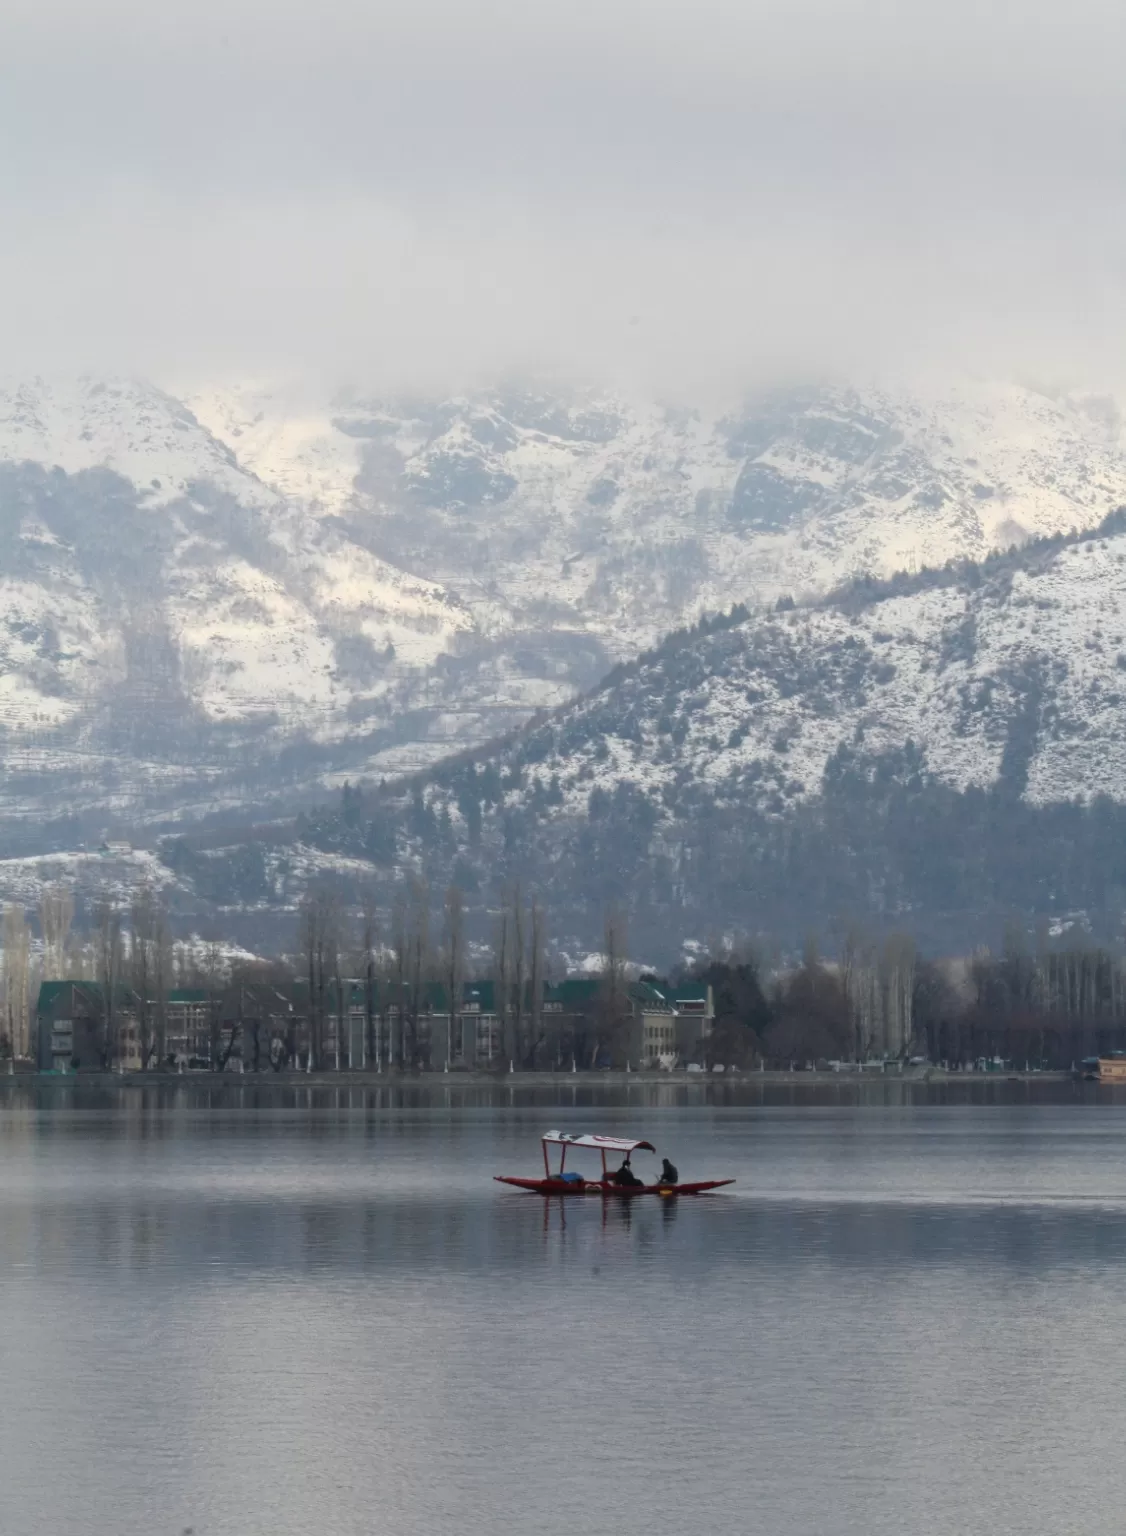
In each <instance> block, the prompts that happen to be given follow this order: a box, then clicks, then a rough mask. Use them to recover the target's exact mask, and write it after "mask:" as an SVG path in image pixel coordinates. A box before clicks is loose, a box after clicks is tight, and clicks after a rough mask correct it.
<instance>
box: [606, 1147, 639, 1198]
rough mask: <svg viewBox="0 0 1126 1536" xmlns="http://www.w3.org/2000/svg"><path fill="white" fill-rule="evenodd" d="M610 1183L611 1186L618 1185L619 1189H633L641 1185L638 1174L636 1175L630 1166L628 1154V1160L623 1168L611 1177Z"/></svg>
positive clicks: (627, 1155) (627, 1154)
mask: <svg viewBox="0 0 1126 1536" xmlns="http://www.w3.org/2000/svg"><path fill="white" fill-rule="evenodd" d="M609 1182H610V1183H611V1184H617V1185H618V1186H619V1187H622V1188H626V1189H629V1188H632V1187H634V1186H636V1185H639V1184H640V1183H641V1180H640V1179H639V1178H638V1177H637V1174H636V1173H634V1171H633V1169H632V1168H631V1167H630V1165H629V1153H628V1152H627V1153H626V1160H625V1162H624V1163H623V1164H622V1166H621V1167H620V1168H618V1169H617V1170H616V1171H615V1172H614V1173H612V1174H611V1175H610V1180H609Z"/></svg>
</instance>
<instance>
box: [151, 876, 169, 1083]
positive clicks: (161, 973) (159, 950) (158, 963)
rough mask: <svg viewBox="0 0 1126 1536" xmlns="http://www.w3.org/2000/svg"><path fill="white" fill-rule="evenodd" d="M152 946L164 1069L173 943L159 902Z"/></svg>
mask: <svg viewBox="0 0 1126 1536" xmlns="http://www.w3.org/2000/svg"><path fill="white" fill-rule="evenodd" d="M152 946H153V954H152V986H153V1012H154V1023H155V1028H156V1063H157V1066H158V1068H164V1067H165V1066H166V1065H167V1062H168V989H169V985H170V982H171V977H172V941H171V936H170V934H169V931H168V914H167V912H166V911H165V908H164V903H163V902H162V901H159V900H158V901H157V903H156V912H155V915H154V919H153V934H152Z"/></svg>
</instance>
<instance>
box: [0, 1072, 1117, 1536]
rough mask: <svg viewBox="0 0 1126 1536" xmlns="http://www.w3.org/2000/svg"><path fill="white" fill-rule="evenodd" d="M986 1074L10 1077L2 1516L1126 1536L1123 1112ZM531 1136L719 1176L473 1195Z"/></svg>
mask: <svg viewBox="0 0 1126 1536" xmlns="http://www.w3.org/2000/svg"><path fill="white" fill-rule="evenodd" d="M64 1091H65V1093H66V1095H67V1096H66V1097H65V1098H64V1097H63V1096H62V1095H63V1092H64ZM1011 1091H1012V1093H1013V1096H1014V1102H1011V1103H1006V1102H1005V1101H1004V1100H1005V1095H1004V1092H1003V1091H1002V1090H1001V1089H991V1090H990V1096H991V1099H992V1102H988V1103H985V1102H980V1103H975V1102H972V1101H971V1096H970V1095H968V1094H963V1096H962V1100H963V1101H962V1102H947V1103H943V1102H915V1103H912V1102H907V1101H906V1100H903V1101H896V1099H895V1097H894V1095H892V1094H890V1093H888V1095H887V1096H886V1097H885V1096H884V1095H883V1094H882V1093H880V1092H879V1091H878V1090H877V1093H876V1101H875V1102H870V1103H867V1104H859V1105H858V1104H849V1103H847V1102H843V1101H839V1100H836V1099H835V1098H834V1096H833V1095H832V1094H826V1095H825V1096H823V1101H822V1102H820V1103H818V1102H814V1101H810V1100H807V1101H806V1102H804V1103H803V1102H800V1099H799V1096H797V1095H793V1094H791V1095H787V1096H784V1097H783V1096H779V1098H778V1100H777V1101H775V1102H770V1101H769V1096H768V1099H767V1102H760V1101H759V1100H755V1101H754V1102H749V1103H744V1104H740V1103H738V1102H737V1096H733V1095H730V1094H724V1093H723V1092H722V1091H719V1090H717V1091H716V1092H715V1095H714V1098H715V1102H709V1100H708V1098H707V1095H706V1091H705V1090H698V1091H697V1090H694V1091H693V1092H694V1093H696V1094H697V1099H696V1101H695V1102H692V1103H688V1102H679V1101H684V1100H687V1098H688V1097H689V1095H687V1094H685V1093H680V1094H673V1093H668V1094H666V1095H665V1096H664V1098H665V1100H666V1101H665V1102H661V1101H660V1100H661V1095H659V1094H657V1093H656V1092H655V1091H654V1092H651V1091H648V1090H641V1091H635V1092H634V1093H633V1095H632V1096H631V1104H630V1107H629V1108H628V1109H626V1108H624V1107H622V1101H621V1098H620V1097H619V1099H618V1101H617V1103H616V1104H615V1103H613V1102H611V1101H610V1099H609V1097H607V1100H606V1102H604V1103H603V1105H602V1106H601V1107H598V1106H596V1105H592V1104H591V1103H590V1100H591V1099H592V1097H594V1096H593V1095H592V1094H590V1093H585V1094H580V1095H578V1096H577V1100H578V1101H577V1102H576V1104H575V1105H574V1106H572V1104H571V1102H570V1097H569V1095H567V1103H566V1107H556V1106H555V1105H553V1103H552V1095H551V1093H550V1092H547V1091H543V1092H540V1093H539V1094H538V1095H527V1096H526V1098H525V1100H524V1101H523V1102H522V1101H521V1099H520V1096H519V1095H511V1094H509V1093H507V1092H506V1091H505V1090H500V1091H499V1092H498V1094H497V1102H495V1103H493V1104H491V1105H490V1094H489V1092H488V1091H487V1090H480V1091H476V1092H469V1091H467V1092H465V1093H463V1094H461V1095H458V1094H456V1093H455V1094H453V1095H452V1101H451V1096H450V1095H444V1094H443V1091H442V1090H441V1089H439V1090H437V1091H436V1092H435V1093H434V1094H433V1096H428V1095H427V1094H425V1093H422V1092H416V1093H413V1094H408V1095H407V1099H408V1102H407V1103H406V1104H405V1105H404V1104H395V1103H386V1102H381V1101H376V1100H375V1099H373V1097H372V1095H370V1094H368V1095H364V1094H363V1093H361V1092H359V1091H355V1092H352V1093H351V1094H347V1093H342V1094H339V1095H335V1096H334V1095H332V1094H329V1093H324V1094H321V1095H320V1096H319V1097H318V1096H316V1095H314V1096H313V1100H312V1102H306V1096H305V1095H303V1094H300V1095H296V1096H294V1095H290V1096H289V1098H288V1099H287V1100H283V1099H282V1098H281V1097H276V1098H272V1099H271V1098H270V1097H269V1095H267V1094H263V1095H262V1097H261V1098H260V1099H259V1100H257V1101H256V1100H255V1099H254V1096H253V1094H248V1095H246V1096H245V1103H244V1105H243V1107H241V1108H239V1107H236V1106H235V1104H234V1102H233V1100H222V1099H217V1098H216V1099H209V1097H208V1095H207V1094H206V1093H205V1092H203V1091H201V1090H198V1089H196V1090H195V1092H194V1094H193V1092H192V1091H191V1090H187V1091H185V1092H184V1093H176V1092H167V1093H165V1094H164V1095H163V1096H162V1097H158V1096H157V1095H155V1094H154V1095H151V1096H148V1097H146V1096H142V1094H141V1093H140V1092H138V1091H128V1090H126V1091H123V1092H122V1093H121V1094H120V1095H119V1096H118V1097H116V1098H110V1097H106V1098H102V1097H100V1096H99V1097H96V1098H94V1097H84V1096H83V1095H81V1094H80V1095H79V1096H78V1097H77V1098H75V1097H74V1096H73V1095H74V1093H75V1089H74V1088H73V1087H69V1088H66V1089H65V1090H64V1089H62V1088H60V1089H59V1090H58V1091H56V1092H54V1093H53V1094H49V1093H47V1092H46V1091H45V1090H44V1091H42V1092H41V1093H40V1096H39V1097H38V1098H36V1097H35V1096H33V1094H32V1092H31V1090H30V1089H28V1090H27V1091H26V1092H18V1093H11V1092H9V1094H8V1096H7V1097H6V1098H5V1097H0V1383H2V1391H0V1529H2V1530H3V1532H4V1536H32V1533H34V1536H70V1533H75V1536H164V1533H168V1536H182V1533H183V1532H184V1531H185V1529H186V1528H188V1527H191V1528H192V1530H193V1531H194V1532H195V1536H257V1533H267V1532H268V1533H270V1536H290V1533H293V1536H298V1533H300V1536H336V1533H349V1536H350V1533H374V1532H378V1533H381V1536H382V1533H387V1536H416V1533H418V1536H422V1533H428V1536H429V1533H439V1536H440V1533H446V1532H448V1533H451V1536H453V1533H457V1536H486V1533H487V1536H499V1533H509V1532H513V1533H520V1536H540V1533H543V1536H564V1533H566V1536H573V1533H583V1536H588V1533H589V1536H595V1533H598V1536H601V1533H607V1536H609V1533H613V1536H635V1533H636V1536H642V1533H644V1536H666V1533H667V1536H674V1533H675V1536H694V1533H729V1532H730V1533H732V1536H735V1533H739V1536H743V1533H746V1532H748V1531H754V1532H759V1533H767V1536H773V1533H779V1536H781V1533H786V1536H806V1533H809V1536H813V1533H817V1536H837V1533H843V1532H862V1533H865V1536H877V1533H885V1532H886V1533H888V1536H892V1533H894V1536H903V1533H904V1532H912V1533H928V1532H936V1533H938V1532H941V1533H944V1536H954V1533H957V1536H966V1533H971V1536H972V1533H977V1532H981V1533H986V1532H988V1533H989V1536H999V1533H1006V1532H1014V1533H1020V1536H1028V1533H1029V1532H1036V1533H1045V1532H1050V1533H1055V1532H1076V1533H1083V1536H1098V1533H1102V1532H1107V1533H1110V1532H1114V1533H1116V1536H1117V1533H1120V1532H1121V1531H1122V1529H1123V1520H1124V1518H1126V1517H1124V1515H1123V1510H1124V1509H1126V1457H1124V1456H1123V1454H1122V1443H1123V1438H1124V1435H1126V1099H1119V1100H1118V1101H1117V1102H1116V1101H1115V1099H1114V1098H1113V1097H1110V1096H1105V1094H1104V1095H1103V1096H1101V1097H1100V1096H1099V1091H1096V1090H1072V1089H1070V1088H1061V1089H1059V1090H1058V1091H1057V1092H1056V1094H1055V1098H1056V1100H1057V1101H1056V1102H1051V1100H1052V1097H1053V1095H1052V1093H1050V1092H1048V1091H1047V1090H1043V1091H1041V1093H1040V1094H1039V1095H1038V1097H1039V1099H1040V1100H1041V1102H1031V1101H1030V1097H1029V1096H1028V1095H1026V1093H1025V1091H1024V1090H1022V1089H1019V1088H1017V1089H1013V1090H1011ZM983 1092H984V1090H983ZM564 1093H565V1094H566V1090H564ZM583 1099H585V1100H586V1104H585V1107H584V1104H583V1102H581V1101H582V1100H583ZM510 1101H511V1102H510ZM533 1101H535V1102H533ZM554 1125H562V1126H564V1127H565V1128H567V1129H573V1130H583V1129H619V1128H620V1129H621V1131H623V1132H625V1131H627V1130H628V1131H630V1132H636V1133H640V1134H645V1135H647V1136H649V1137H651V1138H652V1139H653V1140H654V1141H655V1142H656V1143H657V1146H658V1149H659V1150H660V1151H662V1152H664V1151H668V1152H669V1153H671V1155H672V1157H673V1160H674V1161H675V1162H676V1163H678V1165H679V1167H680V1171H681V1175H682V1176H683V1177H690V1176H691V1177H708V1176H713V1175H714V1176H718V1175H724V1174H734V1175H735V1176H736V1177H737V1178H738V1180H739V1182H738V1184H737V1185H736V1193H735V1194H734V1195H733V1196H728V1197H716V1198H713V1199H711V1200H709V1201H688V1200H685V1201H682V1202H681V1203H679V1204H676V1203H658V1202H656V1201H645V1202H639V1203H638V1204H637V1205H634V1206H624V1207H619V1206H618V1205H613V1204H612V1205H605V1204H604V1203H603V1202H602V1201H601V1200H595V1199H591V1200H585V1201H575V1202H572V1203H569V1204H566V1205H561V1204H559V1203H556V1204H552V1205H545V1203H544V1202H543V1201H541V1200H538V1199H536V1198H535V1197H532V1196H525V1195H521V1194H518V1193H515V1192H512V1193H509V1192H506V1191H504V1190H503V1189H502V1187H501V1186H499V1185H496V1184H494V1183H492V1182H491V1175H492V1174H493V1173H497V1172H522V1171H526V1170H527V1171H531V1170H534V1169H535V1167H536V1165H537V1159H538V1156H539V1152H538V1145H537V1142H536V1137H537V1135H538V1133H539V1132H540V1131H541V1130H543V1129H546V1128H548V1127H550V1126H554Z"/></svg>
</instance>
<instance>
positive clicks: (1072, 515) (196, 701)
mask: <svg viewBox="0 0 1126 1536" xmlns="http://www.w3.org/2000/svg"><path fill="white" fill-rule="evenodd" d="M1120 502H1126V450H1124V446H1123V428H1122V422H1121V419H1120V417H1119V415H1118V414H1117V411H1116V409H1115V407H1114V406H1113V403H1111V402H1108V401H1106V400H1089V399H1078V398H1074V397H1067V398H1052V397H1049V396H1048V395H1046V394H1041V393H1036V392H1035V391H1031V390H1028V389H1024V388H1018V387H1015V386H1008V385H1004V386H1002V385H986V384H963V385H959V386H957V387H947V388H943V389H933V388H928V389H925V390H923V389H910V390H909V389H896V390H875V389H870V390H864V391H857V390H846V389H836V388H834V389H811V390H806V391H800V392H791V393H788V394H785V395H775V396H770V397H764V398H761V399H758V400H754V401H751V402H750V403H748V404H747V405H746V406H745V407H744V408H742V409H741V410H739V411H737V412H729V413H727V414H716V413H712V414H708V413H706V412H702V411H694V410H691V409H687V408H672V407H668V406H661V405H657V404H655V403H653V402H651V401H650V402H645V401H641V402H637V401H627V400H624V399H621V398H617V397H608V396H605V395H596V394H579V393H570V394H567V393H564V392H560V391H556V392H547V391H542V390H541V391H533V390H530V389H526V388H519V389H518V388H506V389H497V390H492V391H485V392H482V393H480V394H478V395H475V396H473V397H472V398H458V399H450V400H431V401H402V400H399V401H386V400H373V399H370V398H367V397H365V396H363V395H362V394H360V393H356V392H353V393H352V394H347V395H339V396H337V397H333V398H327V397H326V398H318V397H317V396H316V395H310V394H309V393H308V391H300V390H296V389H291V388H280V387H259V386H246V387H238V388H229V389H228V388H222V389H219V388H212V389H205V390H196V391H193V392H190V393H189V394H186V395H184V396H182V397H179V398H177V397H174V396H173V395H170V394H169V393H167V392H165V391H162V390H159V389H156V388H154V387H153V386H151V385H148V384H144V383H140V382H137V381H130V380H110V379H97V380H95V379H82V380H71V381H59V380H27V381H21V382H18V383H16V384H12V385H9V386H7V387H4V388H0V539H2V545H0V548H2V550H3V558H2V561H0V730H2V732H3V735H4V747H5V752H4V760H3V761H4V773H3V777H2V778H0V824H3V825H7V826H9V827H11V826H12V825H13V824H14V821H15V820H19V819H24V820H27V819H29V818H30V819H32V820H34V821H35V822H42V821H44V820H48V819H51V818H54V817H58V816H61V815H68V816H71V817H74V816H77V817H78V818H79V821H80V823H81V829H82V830H83V831H84V832H86V833H89V832H91V831H96V830H98V829H100V827H101V826H103V825H110V824H116V825H134V826H136V825H139V824H141V823H143V822H145V821H149V822H150V823H162V822H167V821H169V820H171V819H175V818H176V817H181V816H192V815H201V814H204V813H206V812H229V813H231V814H235V813H237V812H238V811H239V810H240V808H242V807H245V806H247V805H254V806H258V807H264V806H268V805H271V804H272V805H274V806H276V807H278V808H279V809H285V808H287V807H294V806H296V805H298V804H301V803H307V802H308V801H309V800H310V798H311V797H313V796H314V795H315V794H316V793H317V792H318V791H319V789H320V788H321V787H323V786H325V785H332V784H333V783H338V782H340V781H341V780H342V779H344V778H345V777H350V778H352V779H353V780H355V779H356V778H358V777H365V776H366V777H372V778H378V777H383V776H394V775H395V774H396V773H401V772H406V771H412V770H418V769H420V768H424V767H426V766H427V765H428V764H432V763H434V762H436V761H437V760H438V759H439V758H441V757H442V756H443V755H444V754H446V753H448V752H450V751H453V750H455V749H457V748H462V747H465V746H473V745H474V744H480V743H481V742H483V741H484V740H486V739H488V738H490V737H492V736H495V735H496V734H498V733H499V732H502V731H505V730H509V729H511V728H513V727H515V726H518V725H519V724H520V723H521V722H522V721H525V720H527V719H528V718H529V717H530V716H531V715H532V714H533V713H534V712H535V711H537V710H544V709H552V708H555V707H558V706H559V705H561V704H562V703H564V702H565V701H566V700H567V699H568V698H569V697H572V696H573V695H574V694H575V692H576V691H577V690H581V689H584V688H589V687H590V686H592V685H593V684H594V683H595V682H596V680H597V679H598V677H599V676H601V675H603V674H604V673H605V671H606V670H607V668H608V667H609V666H610V665H611V664H612V663H614V662H617V661H622V660H628V659H629V658H631V657H633V656H635V655H636V654H637V653H638V652H639V651H640V650H641V649H642V648H643V647H645V646H648V645H652V644H653V643H655V642H656V641H657V640H659V638H660V637H661V636H662V635H663V634H665V633H667V632H668V631H669V630H671V629H674V628H676V627H677V626H679V625H681V624H683V623H685V622H690V621H692V620H694V619H695V618H696V617H697V616H698V615H699V614H700V613H702V612H706V611H716V610H720V609H727V608H729V607H730V606H731V605H732V604H735V603H741V604H744V605H746V606H748V607H749V608H751V609H752V610H753V609H756V608H757V609H758V610H760V611H768V610H769V609H770V608H772V607H773V605H774V603H775V602H776V600H777V599H778V598H779V597H782V596H788V595H790V594H794V595H796V596H797V597H798V598H799V600H800V599H801V598H802V597H803V596H805V595H808V594H810V593H813V592H817V591H823V590H825V589H826V588H827V587H829V586H831V585H833V584H834V583H837V582H839V581H841V580H842V579H845V578H847V577H849V576H852V575H855V574H856V573H858V572H862V571H869V572H887V571H890V570H894V569H899V568H904V567H906V568H908V569H910V568H912V567H919V566H922V565H924V564H933V563H936V562H941V561H943V560H945V559H947V558H950V557H975V558H976V557H980V556H981V555H983V554H984V553H985V552H986V551H987V550H989V549H990V548H992V547H994V546H995V545H997V544H1009V543H1012V542H1014V541H1020V540H1022V539H1024V538H1026V537H1028V536H1032V535H1039V534H1044V533H1047V532H1052V531H1055V530H1058V529H1066V528H1069V527H1071V526H1073V525H1074V526H1079V527H1089V526H1091V525H1093V524H1095V523H1097V522H1098V520H1099V519H1100V518H1101V517H1102V516H1103V515H1104V514H1105V513H1106V512H1107V511H1108V510H1109V509H1110V508H1111V507H1113V506H1115V505H1117V504H1118V503H1120ZM58 835H59V836H60V837H62V836H63V835H64V833H63V831H60V832H59V834H58ZM66 835H76V834H74V833H73V828H72V833H68V834H66ZM12 851H15V850H12ZM18 851H21V852H22V851H24V848H23V844H22V843H21V844H20V848H19V850H18ZM28 851H31V852H34V851H35V849H34V848H30V849H29V850H28Z"/></svg>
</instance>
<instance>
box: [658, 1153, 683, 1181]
mask: <svg viewBox="0 0 1126 1536" xmlns="http://www.w3.org/2000/svg"><path fill="white" fill-rule="evenodd" d="M679 1178H680V1174H679V1173H677V1171H676V1168H675V1166H674V1165H673V1164H672V1163H670V1162H669V1160H668V1158H667V1157H664V1158H662V1159H661V1177H660V1178H659V1179H658V1180H657V1183H658V1184H675V1183H676V1181H677V1179H679Z"/></svg>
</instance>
